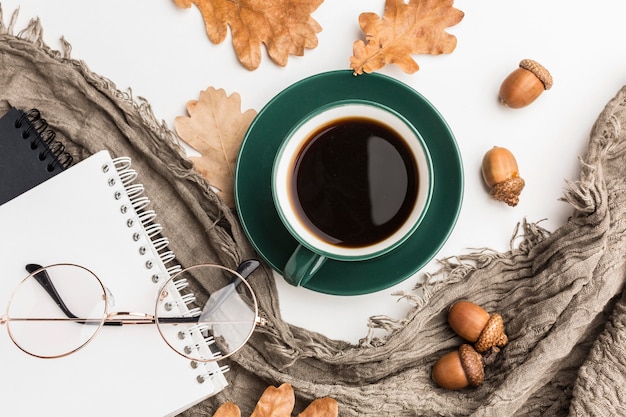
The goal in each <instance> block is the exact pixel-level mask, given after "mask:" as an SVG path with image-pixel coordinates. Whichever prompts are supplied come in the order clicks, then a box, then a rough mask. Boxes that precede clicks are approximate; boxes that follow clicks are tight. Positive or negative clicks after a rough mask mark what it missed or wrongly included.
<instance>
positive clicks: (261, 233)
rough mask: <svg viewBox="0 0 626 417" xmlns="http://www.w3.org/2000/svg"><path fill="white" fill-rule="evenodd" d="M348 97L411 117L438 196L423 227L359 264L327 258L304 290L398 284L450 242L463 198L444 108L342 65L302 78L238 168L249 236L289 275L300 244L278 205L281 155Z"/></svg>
mask: <svg viewBox="0 0 626 417" xmlns="http://www.w3.org/2000/svg"><path fill="white" fill-rule="evenodd" d="M346 99H361V100H369V101H374V102H377V103H381V104H384V105H386V106H388V107H390V108H392V109H394V110H396V111H397V112H398V113H400V114H402V115H403V116H404V117H406V118H407V119H408V120H409V122H411V123H412V124H413V125H414V126H415V128H416V129H417V130H418V131H419V133H420V134H421V135H422V137H423V138H424V141H425V142H426V145H427V146H428V149H429V151H430V156H431V158H432V163H433V176H434V179H435V181H434V190H433V195H432V200H431V203H430V206H429V209H428V212H427V213H426V216H425V217H424V219H423V221H422V222H421V224H420V226H419V227H418V229H417V230H416V231H415V232H414V233H413V235H412V236H411V237H410V238H409V239H408V240H407V241H406V242H405V243H403V244H402V245H400V246H399V247H398V248H396V249H394V250H393V251H391V252H389V253H387V254H386V255H383V256H380V257H377V258H374V259H371V260H367V261H359V262H347V261H334V260H328V261H327V262H326V263H325V264H324V266H322V268H321V269H320V270H319V271H318V272H317V273H316V275H315V277H313V279H311V280H310V281H309V282H308V283H307V284H306V285H305V287H306V288H308V289H311V290H314V291H318V292H322V293H327V294H336V295H358V294H367V293H372V292H375V291H380V290H383V289H385V288H388V287H391V286H393V285H395V284H397V283H399V282H401V281H403V280H405V279H407V278H408V277H410V276H411V275H413V274H414V273H416V272H417V271H418V270H419V269H420V268H422V267H423V266H424V265H425V264H426V263H428V262H429V261H430V260H431V259H432V258H433V257H434V256H435V254H436V253H437V252H438V251H439V249H440V248H441V246H442V245H443V244H444V243H445V241H446V240H447V239H448V236H449V235H450V233H451V232H452V229H453V227H454V225H455V223H456V220H457V217H458V214H459V210H460V209H461V202H462V200H463V166H462V162H461V156H460V154H459V150H458V148H457V144H456V141H455V139H454V136H453V134H452V132H451V131H450V129H449V127H448V125H447V123H446V122H445V120H444V119H443V117H441V115H440V114H439V112H438V111H437V110H436V109H435V108H434V107H433V106H432V104H430V103H429V102H428V101H427V100H426V99H425V98H424V97H422V95H420V94H419V93H417V92H416V91H415V90H413V89H412V88H410V87H409V86H407V85H405V84H403V83H401V82H399V81H397V80H394V79H392V78H390V77H387V76H384V75H381V74H365V75H360V76H354V75H353V74H352V71H349V70H341V71H331V72H326V73H322V74H317V75H314V76H312V77H309V78H306V79H304V80H301V81H299V82H297V83H295V84H293V85H291V86H289V87H288V88H286V89H285V90H283V91H282V92H280V93H279V94H278V95H277V96H276V97H274V98H273V99H272V100H271V101H270V102H269V103H268V104H267V105H266V106H265V107H264V108H263V109H262V110H261V111H260V112H259V114H258V115H257V117H256V118H255V119H254V121H253V122H252V125H251V126H250V128H249V129H248V132H247V133H246V136H245V137H244V140H243V143H242V145H241V150H240V151H239V157H238V159H237V168H236V171H235V201H236V204H237V212H238V214H239V219H240V220H241V223H242V225H243V228H244V230H245V233H246V234H247V236H248V239H249V240H250V242H251V243H252V245H253V246H254V247H255V249H256V250H257V252H258V253H259V255H260V256H261V257H263V259H264V260H265V261H266V262H267V263H268V264H270V265H271V266H272V268H274V269H275V270H276V271H278V272H279V273H282V268H283V267H284V265H285V264H286V263H287V260H288V259H289V256H290V255H291V253H292V252H293V251H294V249H295V248H296V246H297V245H298V243H297V242H296V240H295V239H294V238H293V237H292V236H291V235H290V234H289V233H288V232H287V230H286V229H285V227H284V226H283V224H282V222H281V220H280V218H279V217H278V214H277V212H276V210H275V208H274V202H273V199H272V190H271V175H272V165H273V163H274V157H275V155H276V152H277V150H278V148H279V147H280V145H281V143H282V141H283V138H284V137H285V135H286V134H287V133H288V131H289V130H290V129H291V127H292V126H293V125H295V124H296V123H298V121H299V120H300V119H301V118H302V117H304V116H305V115H306V114H308V113H309V112H311V111H313V110H315V109H316V108H318V107H320V106H324V105H327V104H329V103H333V102H336V101H342V100H346Z"/></svg>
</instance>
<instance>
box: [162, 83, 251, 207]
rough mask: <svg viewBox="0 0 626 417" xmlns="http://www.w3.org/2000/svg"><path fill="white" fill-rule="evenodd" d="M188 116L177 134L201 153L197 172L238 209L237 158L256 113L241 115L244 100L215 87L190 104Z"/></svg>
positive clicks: (177, 124)
mask: <svg viewBox="0 0 626 417" xmlns="http://www.w3.org/2000/svg"><path fill="white" fill-rule="evenodd" d="M187 112H188V113H189V117H187V116H178V117H177V118H176V119H175V120H174V127H175V128H176V133H178V136H180V138H181V139H182V140H184V141H185V142H186V143H187V144H188V145H189V146H191V147H192V148H194V149H195V150H197V151H198V152H199V153H200V156H199V157H196V156H192V157H190V158H189V159H190V160H191V162H193V164H194V167H195V169H196V170H197V171H198V172H199V173H200V174H201V175H202V176H203V177H204V178H206V180H207V181H209V183H210V184H211V186H213V187H214V188H217V189H218V190H219V193H218V195H219V196H220V197H221V198H222V200H223V201H224V202H225V203H226V204H227V205H228V206H229V207H231V208H234V207H235V198H234V174H235V164H236V162H237V154H238V152H239V148H240V147H241V141H242V139H243V137H244V135H245V133H246V130H247V129H248V127H249V126H250V124H251V123H252V120H253V119H254V117H255V116H256V111H255V110H251V109H250V110H246V111H245V112H244V113H242V112H241V97H240V96H239V94H237V93H233V94H232V95H230V96H226V92H225V91H224V90H223V89H219V90H216V89H215V88H213V87H209V88H207V89H206V90H205V91H202V92H200V97H199V100H191V101H189V102H188V103H187Z"/></svg>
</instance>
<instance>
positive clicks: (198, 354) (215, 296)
mask: <svg viewBox="0 0 626 417" xmlns="http://www.w3.org/2000/svg"><path fill="white" fill-rule="evenodd" d="M190 283H194V284H196V285H200V286H201V287H202V288H201V289H197V288H196V289H194V290H193V291H192V292H189V293H185V287H187V286H188V285H189V284H190ZM173 290H175V291H173ZM176 293H182V294H183V295H182V297H180V298H178V299H177V297H175V296H174V297H173V296H172V294H176ZM192 293H195V294H196V296H197V297H198V299H196V298H195V297H194V296H193V295H191V294H192ZM187 296H190V298H187ZM207 296H208V298H206V297H207ZM201 297H202V298H201ZM190 314H191V315H195V316H196V320H195V321H194V322H189V323H181V322H177V321H178V320H177V317H181V316H187V315H190ZM198 314H199V316H198ZM155 317H156V322H157V325H158V328H159V332H160V333H161V335H162V337H163V339H165V341H166V342H167V344H168V345H170V347H171V348H172V349H174V350H175V351H177V352H178V353H179V354H181V355H183V356H185V357H187V358H189V359H192V360H196V361H209V360H215V359H218V358H221V357H226V356H229V355H231V354H232V353H234V352H235V351H237V350H239V348H240V347H242V346H243V345H244V344H245V343H246V341H247V340H248V338H249V337H250V335H251V334H252V332H253V331H254V327H255V325H256V318H257V305H256V299H255V296H254V293H253V292H252V289H251V288H250V286H249V284H248V283H247V282H246V281H244V280H243V279H242V278H241V277H240V276H239V275H237V274H235V273H233V272H232V271H231V270H229V269H226V268H222V267H219V266H215V265H213V266H207V265H199V266H196V267H190V268H188V269H185V270H183V271H182V272H180V273H179V274H178V275H176V276H175V277H173V278H172V279H171V280H170V281H169V282H168V283H166V284H165V285H164V287H163V291H162V292H161V294H160V297H159V300H158V301H157V306H156V313H155Z"/></svg>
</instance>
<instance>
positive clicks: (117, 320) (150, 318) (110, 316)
mask: <svg viewBox="0 0 626 417" xmlns="http://www.w3.org/2000/svg"><path fill="white" fill-rule="evenodd" d="M254 262H257V261H254ZM63 266H65V267H77V268H80V269H82V270H83V271H84V272H86V273H88V274H89V275H91V276H92V277H93V278H95V279H96V280H97V282H98V284H99V287H100V288H101V289H102V295H103V301H104V312H103V317H102V319H99V318H98V319H85V318H70V317H67V318H65V317H63V318H45V319H44V318H19V319H12V318H11V317H9V310H10V307H11V303H12V302H13V298H14V297H15V295H16V294H17V292H18V291H19V290H20V288H21V287H22V285H23V284H24V283H25V282H26V281H28V280H29V279H30V278H33V277H35V276H36V275H37V274H40V273H42V272H44V271H46V270H47V269H50V268H54V267H63ZM203 267H213V268H218V269H221V270H223V271H225V272H228V273H231V274H233V276H235V277H237V278H238V279H239V281H238V283H237V285H241V284H243V285H245V287H246V289H247V291H248V292H249V294H250V297H251V300H250V301H251V304H252V305H253V306H254V322H253V323H252V325H251V328H250V332H249V333H248V334H247V336H246V337H245V339H244V340H243V341H242V342H241V344H240V346H238V347H237V348H236V349H233V350H232V351H230V352H228V353H227V354H224V355H220V356H217V357H212V358H209V359H201V358H195V357H192V356H188V355H185V354H184V353H182V352H180V351H179V350H178V349H176V348H175V347H174V346H172V344H170V342H169V341H168V339H167V338H166V337H165V335H164V334H163V332H162V330H161V328H160V326H159V325H158V323H157V320H158V319H159V318H158V314H157V309H158V306H159V302H160V301H163V299H164V298H166V297H167V296H168V290H167V287H168V285H170V284H172V283H175V281H176V280H177V278H179V277H180V276H181V275H182V274H183V273H186V272H190V271H193V270H194V269H198V268H203ZM254 268H256V266H255V267H253V268H252V270H253V269H254ZM250 272H252V271H249V272H247V273H246V275H247V274H249V273H250ZM227 285H229V284H227ZM109 297H112V294H111V293H110V292H109V290H108V289H107V287H106V286H105V285H104V284H103V282H102V280H101V279H100V278H99V277H98V276H97V275H96V274H95V273H94V272H93V271H91V270H90V269H88V268H86V267H84V266H82V265H78V264H74V263H58V264H52V265H48V266H45V267H39V268H38V269H36V270H35V271H33V272H31V273H30V274H29V275H28V276H26V277H25V278H24V279H22V280H21V281H20V282H19V283H18V284H17V286H16V287H15V289H14V290H13V292H12V294H11V297H10V298H9V301H8V303H7V306H6V309H5V313H4V315H2V316H0V325H6V328H7V332H8V335H9V338H10V339H11V341H12V342H13V344H14V345H15V346H16V347H17V348H19V349H20V350H21V351H22V352H24V353H26V354H28V355H30V356H34V357H36V358H40V359H56V358H62V357H66V356H69V355H71V354H74V353H76V352H78V351H80V350H81V349H83V348H84V347H85V346H87V345H88V344H89V343H90V342H91V341H92V340H93V339H94V338H95V337H96V335H97V334H98V333H100V330H101V329H102V327H103V326H104V325H105V324H106V323H110V324H114V325H124V324H129V325H132V324H156V325H157V326H156V327H157V329H158V331H159V335H160V336H161V339H163V341H164V342H165V344H166V345H167V346H168V347H170V348H171V349H172V350H173V351H174V352H176V353H177V354H178V355H180V356H183V357H185V358H186V359H189V360H192V361H195V362H216V361H218V360H222V359H225V358H228V357H229V356H231V355H233V354H235V353H236V352H238V351H239V350H240V349H241V348H242V347H243V346H245V345H246V343H247V342H248V340H249V339H250V337H252V334H253V333H254V330H255V329H256V327H257V326H263V325H265V323H266V321H265V320H264V319H262V318H261V317H260V316H259V307H258V302H257V298H256V294H255V292H254V290H253V289H252V287H251V286H250V284H249V283H248V282H247V281H246V279H245V277H244V276H243V275H242V274H240V273H239V272H237V271H235V270H233V269H230V268H227V267H225V266H221V265H217V264H209V263H206V264H198V265H193V266H190V267H187V268H184V269H182V270H180V271H178V272H177V273H176V274H174V275H172V276H171V277H170V278H168V279H167V280H166V281H165V282H164V283H163V284H162V285H161V287H160V289H159V291H158V292H157V298H156V300H155V310H154V314H149V313H136V312H127V311H123V312H109V304H110V303H109V301H110V300H109ZM194 318H195V319H198V318H199V316H190V317H187V316H185V317H180V318H178V319H180V320H183V319H185V320H184V321H181V323H182V322H185V323H189V322H193V320H192V319H194ZM168 319H169V318H168ZM174 319H176V318H174ZM42 320H46V321H68V320H70V321H82V322H87V321H96V320H97V321H99V324H98V328H97V329H96V330H95V331H94V332H93V334H92V335H91V336H90V337H89V338H88V339H87V340H86V341H85V342H83V343H82V344H81V345H80V346H78V347H77V348H75V349H73V350H70V351H69V352H65V353H63V354H57V355H51V356H44V355H39V354H35V353H33V352H29V351H28V350H26V349H24V348H23V347H22V346H21V345H20V344H19V343H18V341H16V340H15V338H14V335H13V334H12V333H11V327H10V325H9V323H10V322H11V321H42ZM94 324H95V323H94Z"/></svg>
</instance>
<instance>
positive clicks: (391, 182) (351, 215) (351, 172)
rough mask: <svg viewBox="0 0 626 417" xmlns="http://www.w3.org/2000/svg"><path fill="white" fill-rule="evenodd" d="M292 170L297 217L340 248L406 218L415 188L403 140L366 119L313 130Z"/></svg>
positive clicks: (388, 230) (382, 234) (359, 243)
mask: <svg viewBox="0 0 626 417" xmlns="http://www.w3.org/2000/svg"><path fill="white" fill-rule="evenodd" d="M293 172H294V175H293V178H292V180H291V184H290V187H291V193H290V194H291V196H292V200H293V201H292V204H293V205H294V207H295V211H296V212H297V213H298V215H299V216H300V218H301V221H302V222H303V223H304V224H305V225H306V226H307V228H309V230H310V231H311V232H312V233H313V234H315V235H316V236H318V237H320V238H321V239H323V240H325V241H327V242H328V243H331V244H334V245H338V246H342V247H350V248H355V247H363V246H369V245H372V244H374V243H376V242H380V241H382V240H384V239H385V238H387V237H389V236H391V235H392V234H393V233H394V232H396V231H397V230H398V229H399V228H400V226H402V225H403V224H404V223H405V221H406V220H407V218H408V217H409V215H410V213H411V211H412V210H413V207H414V204H415V200H416V197H417V192H418V182H417V181H418V169H417V165H416V162H415V160H414V158H413V156H412V153H411V151H410V150H408V149H407V145H406V142H405V141H404V139H402V138H401V137H400V136H399V135H398V134H397V133H396V132H394V131H393V130H391V129H390V128H388V127H387V126H385V125H383V124H381V123H378V122H376V121H374V120H371V119H365V118H346V119H341V120H337V121H334V122H332V123H330V124H328V125H326V126H324V127H321V128H320V129H318V130H317V131H316V132H314V133H313V134H312V135H311V136H310V137H309V140H307V141H306V144H305V145H304V146H303V148H302V149H301V150H300V152H299V154H298V156H297V159H296V161H295V164H294V170H293ZM294 196H295V198H293V197H294Z"/></svg>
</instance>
